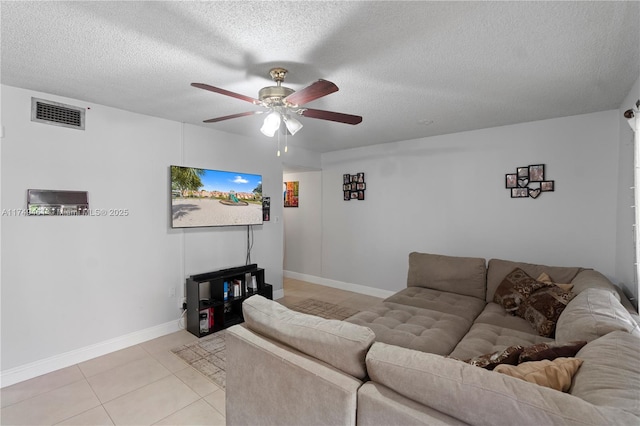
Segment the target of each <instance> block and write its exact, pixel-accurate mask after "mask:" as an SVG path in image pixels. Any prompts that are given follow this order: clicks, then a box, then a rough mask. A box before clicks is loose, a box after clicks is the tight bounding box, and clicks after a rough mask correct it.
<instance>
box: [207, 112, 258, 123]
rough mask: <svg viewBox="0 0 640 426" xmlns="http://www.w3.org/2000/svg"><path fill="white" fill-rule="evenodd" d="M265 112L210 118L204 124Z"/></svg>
mask: <svg viewBox="0 0 640 426" xmlns="http://www.w3.org/2000/svg"><path fill="white" fill-rule="evenodd" d="M263 112H264V111H249V112H241V113H238V114H232V115H225V116H224V117H218V118H210V119H208V120H204V121H203V123H217V122H218V121H223V120H230V119H232V118H238V117H246V116H248V115H256V114H262V113H263Z"/></svg>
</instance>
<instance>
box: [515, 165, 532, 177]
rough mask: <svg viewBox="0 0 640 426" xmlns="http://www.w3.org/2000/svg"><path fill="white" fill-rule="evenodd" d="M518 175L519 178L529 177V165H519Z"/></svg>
mask: <svg viewBox="0 0 640 426" xmlns="http://www.w3.org/2000/svg"><path fill="white" fill-rule="evenodd" d="M517 170H518V177H519V178H528V177H529V166H525V167H518V168H517Z"/></svg>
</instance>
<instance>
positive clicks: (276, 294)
mask: <svg viewBox="0 0 640 426" xmlns="http://www.w3.org/2000/svg"><path fill="white" fill-rule="evenodd" d="M283 297H284V290H283V289H280V290H274V291H273V300H278V299H282V298H283Z"/></svg>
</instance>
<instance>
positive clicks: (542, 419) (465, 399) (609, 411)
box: [367, 342, 639, 425]
mask: <svg viewBox="0 0 640 426" xmlns="http://www.w3.org/2000/svg"><path fill="white" fill-rule="evenodd" d="M583 366H584V364H583ZM367 371H368V373H369V377H370V379H371V380H372V381H373V382H374V383H380V384H382V385H384V386H386V387H388V388H389V389H391V390H393V391H395V392H397V393H398V394H400V395H402V396H404V397H406V398H409V399H411V400H413V401H417V402H419V403H422V404H424V405H427V406H429V407H431V408H432V409H434V410H437V411H439V412H441V413H443V414H446V415H449V416H453V417H455V418H457V419H458V420H461V421H463V422H466V423H469V424H478V425H556V424H557V425H560V424H563V425H610V424H625V425H626V424H629V425H631V424H633V425H637V424H638V420H639V419H638V417H637V416H635V415H633V414H632V413H630V412H628V411H625V410H622V409H616V408H612V407H606V406H597V405H594V404H591V403H589V402H587V401H585V400H583V399H581V398H578V397H576V396H573V395H570V394H566V393H562V392H558V391H556V390H554V389H550V388H547V387H543V386H539V385H537V384H534V383H529V382H525V381H524V380H520V379H516V378H514V377H509V376H507V375H504V374H499V373H496V372H493V371H488V370H485V369H484V368H478V367H475V366H472V365H469V364H466V363H464V362H461V361H457V360H454V359H450V358H445V357H442V356H439V355H435V354H429V353H423V352H418V351H412V350H409V349H405V348H398V347H396V346H392V345H386V344H384V343H379V342H376V343H374V344H373V345H372V346H371V349H369V352H368V353H367ZM578 374H579V373H578Z"/></svg>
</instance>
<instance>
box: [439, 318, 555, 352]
mask: <svg viewBox="0 0 640 426" xmlns="http://www.w3.org/2000/svg"><path fill="white" fill-rule="evenodd" d="M542 342H553V340H552V339H549V338H547V337H541V336H538V335H537V334H532V333H524V332H522V331H517V330H513V329H511V328H507V327H500V326H497V325H491V324H482V323H480V324H478V323H476V324H474V325H473V327H471V330H469V332H468V333H467V334H466V335H465V336H464V338H463V339H462V340H461V341H460V343H458V345H457V346H456V347H455V349H454V350H453V352H451V357H453V358H457V359H469V358H473V357H475V356H478V355H483V354H490V353H494V352H498V351H502V350H504V349H506V348H507V347H509V346H515V345H520V346H523V347H525V346H531V345H534V344H536V343H542Z"/></svg>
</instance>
